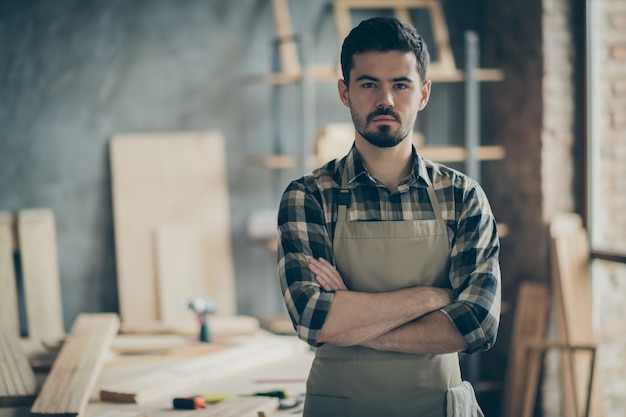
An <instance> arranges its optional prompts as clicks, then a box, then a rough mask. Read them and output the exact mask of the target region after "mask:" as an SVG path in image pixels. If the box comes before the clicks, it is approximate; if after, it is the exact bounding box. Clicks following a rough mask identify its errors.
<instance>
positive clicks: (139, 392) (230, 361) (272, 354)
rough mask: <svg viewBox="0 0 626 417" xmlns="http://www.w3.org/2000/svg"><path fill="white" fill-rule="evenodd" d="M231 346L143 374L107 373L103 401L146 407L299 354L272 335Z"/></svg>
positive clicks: (291, 341) (291, 342) (101, 389)
mask: <svg viewBox="0 0 626 417" xmlns="http://www.w3.org/2000/svg"><path fill="white" fill-rule="evenodd" d="M229 343H230V346H226V345H224V346H222V347H221V348H218V349H217V351H215V352H213V353H211V354H208V355H202V356H197V357H191V358H182V359H181V358H176V359H175V360H172V361H169V362H154V363H153V364H152V365H150V364H141V366H142V368H141V369H142V371H141V372H140V373H135V375H134V376H133V375H129V374H128V371H127V370H126V371H125V370H121V372H120V370H119V369H112V370H108V369H105V371H104V373H103V376H102V383H101V384H100V386H99V392H100V399H101V400H103V401H111V402H122V403H137V404H145V403H148V402H152V401H156V400H159V399H162V398H166V397H168V396H174V395H175V394H177V393H184V392H185V391H187V392H189V391H190V390H193V389H194V388H197V387H198V386H200V385H202V384H205V383H208V382H212V381H218V380H220V379H222V378H225V377H228V376H231V375H234V374H237V373H240V372H242V371H246V370H248V369H251V368H254V367H258V366H261V365H266V364H271V363H274V362H278V361H281V360H283V359H285V358H287V357H289V356H291V355H293V354H294V353H296V352H297V351H298V346H299V344H298V342H297V341H296V340H295V339H294V338H283V337H279V336H273V335H259V336H252V337H247V338H246V337H243V338H236V339H234V340H231V341H229ZM131 369H132V368H131ZM131 372H132V370H131Z"/></svg>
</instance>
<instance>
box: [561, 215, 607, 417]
mask: <svg viewBox="0 0 626 417" xmlns="http://www.w3.org/2000/svg"><path fill="white" fill-rule="evenodd" d="M550 236H551V239H550V245H551V246H550V249H551V255H552V256H551V267H552V280H553V288H554V293H555V305H556V313H557V316H558V320H559V323H560V329H559V337H560V341H561V342H563V343H564V344H567V345H592V344H595V342H596V340H595V334H594V332H593V324H592V314H593V313H592V304H591V303H592V300H591V281H590V277H589V243H588V240H587V239H588V238H587V232H586V231H585V229H584V228H583V227H582V220H581V218H580V216H578V215H577V214H574V213H558V214H556V215H555V216H554V217H553V219H552V222H551V224H550ZM561 358H562V366H561V370H562V383H563V384H564V389H563V394H564V399H563V402H562V404H563V406H564V412H565V413H567V414H566V415H576V416H581V415H583V413H584V411H585V405H586V402H587V385H588V381H589V378H590V366H589V361H590V353H589V352H585V351H574V352H571V353H570V352H567V351H565V352H563V353H562V355H561ZM595 369H597V368H595ZM593 379H594V385H593V391H592V396H591V416H593V417H602V416H604V414H605V411H604V402H603V399H602V381H601V380H600V379H599V378H598V373H597V372H596V373H595V374H594V375H593Z"/></svg>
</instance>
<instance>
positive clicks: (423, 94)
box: [419, 80, 432, 111]
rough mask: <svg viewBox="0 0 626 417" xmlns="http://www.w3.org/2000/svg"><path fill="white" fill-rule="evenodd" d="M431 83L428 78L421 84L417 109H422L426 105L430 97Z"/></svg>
mask: <svg viewBox="0 0 626 417" xmlns="http://www.w3.org/2000/svg"><path fill="white" fill-rule="evenodd" d="M431 84H432V83H431V81H430V80H426V81H424V83H423V84H422V89H421V91H420V105H419V111H422V110H424V107H426V105H427V104H428V100H429V99H430V87H431Z"/></svg>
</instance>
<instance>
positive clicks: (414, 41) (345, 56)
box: [341, 17, 430, 85]
mask: <svg viewBox="0 0 626 417" xmlns="http://www.w3.org/2000/svg"><path fill="white" fill-rule="evenodd" d="M389 51H402V52H413V53H414V54H415V57H416V58H417V73H418V74H419V76H420V80H421V82H422V83H423V82H424V81H425V80H426V72H427V71H428V64H429V62H430V55H429V54H428V48H427V47H426V43H425V42H424V40H423V39H422V37H421V36H420V35H419V34H418V33H417V31H416V30H415V28H414V27H413V26H411V25H407V24H406V23H402V22H401V21H399V20H398V19H395V18H392V17H374V18H371V19H368V20H364V21H362V22H361V23H359V25H358V26H357V27H355V28H354V29H352V30H351V31H350V33H349V34H348V36H346V39H345V40H344V41H343V45H342V47H341V72H342V74H343V80H344V82H345V83H346V85H348V84H349V82H350V70H352V68H354V55H357V54H362V53H364V52H389Z"/></svg>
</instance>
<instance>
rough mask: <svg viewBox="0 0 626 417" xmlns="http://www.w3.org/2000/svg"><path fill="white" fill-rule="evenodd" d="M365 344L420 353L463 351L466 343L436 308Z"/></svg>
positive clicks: (384, 348) (382, 348) (381, 348)
mask: <svg viewBox="0 0 626 417" xmlns="http://www.w3.org/2000/svg"><path fill="white" fill-rule="evenodd" d="M363 346H366V347H370V348H372V349H377V350H386V351H391V352H403V353H414V354H421V355H432V354H444V353H452V352H461V351H463V350H465V349H466V348H467V342H466V341H465V339H464V338H463V336H462V335H461V333H460V332H459V331H458V330H457V328H456V327H455V326H454V324H452V322H451V321H450V319H449V318H448V316H446V315H445V314H444V313H442V312H441V311H433V312H432V313H429V314H427V315H425V316H423V317H420V318H418V319H416V320H413V321H412V322H410V323H407V324H404V325H402V326H399V327H396V328H394V329H392V330H390V331H388V332H386V333H384V334H381V335H380V336H378V337H376V338H374V339H371V340H369V341H367V342H365V343H363Z"/></svg>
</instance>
